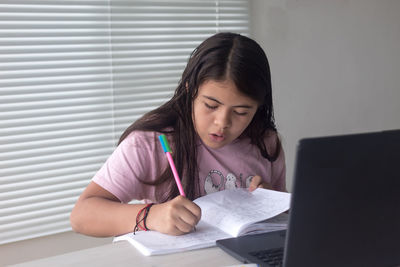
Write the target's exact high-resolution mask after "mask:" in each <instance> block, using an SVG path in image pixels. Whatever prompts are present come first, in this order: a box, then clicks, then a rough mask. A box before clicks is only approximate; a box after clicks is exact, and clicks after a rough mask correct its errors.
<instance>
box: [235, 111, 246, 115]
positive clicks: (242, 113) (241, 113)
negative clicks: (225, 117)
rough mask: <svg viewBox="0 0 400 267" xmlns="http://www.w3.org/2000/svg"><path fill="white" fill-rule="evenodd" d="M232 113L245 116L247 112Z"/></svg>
mask: <svg viewBox="0 0 400 267" xmlns="http://www.w3.org/2000/svg"><path fill="white" fill-rule="evenodd" d="M234 112H235V114H236V115H239V116H246V115H247V112H238V111H234Z"/></svg>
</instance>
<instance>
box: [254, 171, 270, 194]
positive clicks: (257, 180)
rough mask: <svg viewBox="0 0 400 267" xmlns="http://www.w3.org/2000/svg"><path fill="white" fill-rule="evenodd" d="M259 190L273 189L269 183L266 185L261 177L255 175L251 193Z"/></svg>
mask: <svg viewBox="0 0 400 267" xmlns="http://www.w3.org/2000/svg"><path fill="white" fill-rule="evenodd" d="M257 188H265V189H273V188H272V186H271V185H270V184H269V183H266V182H264V181H263V180H262V178H261V176H259V175H255V176H254V177H253V179H251V182H250V185H249V191H250V192H253V191H254V190H256V189H257Z"/></svg>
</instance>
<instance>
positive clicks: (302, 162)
mask: <svg viewBox="0 0 400 267" xmlns="http://www.w3.org/2000/svg"><path fill="white" fill-rule="evenodd" d="M399 163H400V131H397V130H396V131H386V132H379V133H365V134H353V135H346V136H332V137H322V138H308V139H303V140H301V141H300V143H299V146H298V151H297V160H296V166H295V177H294V184H293V188H292V192H293V193H292V200H291V205H292V206H291V209H290V219H289V227H288V233H287V240H286V247H285V256H284V266H285V267H292V266H395V265H399V264H400V164H399Z"/></svg>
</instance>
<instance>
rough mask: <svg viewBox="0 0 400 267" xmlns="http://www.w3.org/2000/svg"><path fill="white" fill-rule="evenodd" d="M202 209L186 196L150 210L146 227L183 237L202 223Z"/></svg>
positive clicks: (178, 197) (156, 205)
mask: <svg viewBox="0 0 400 267" xmlns="http://www.w3.org/2000/svg"><path fill="white" fill-rule="evenodd" d="M200 218H201V209H200V207H199V206H197V205H196V204H195V203H194V202H192V201H190V200H189V199H187V198H185V197H184V196H177V197H175V198H174V199H172V200H170V201H167V202H165V203H161V204H155V205H153V206H152V207H151V208H150V211H149V214H148V216H147V219H146V225H147V227H148V228H149V229H150V230H155V231H158V232H161V233H164V234H169V235H183V234H186V233H189V232H191V231H192V230H193V229H194V227H195V225H196V224H197V223H198V222H199V221H200Z"/></svg>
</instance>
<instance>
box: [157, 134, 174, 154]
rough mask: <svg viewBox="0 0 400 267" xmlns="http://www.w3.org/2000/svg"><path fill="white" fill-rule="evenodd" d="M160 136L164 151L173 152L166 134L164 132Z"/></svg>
mask: <svg viewBox="0 0 400 267" xmlns="http://www.w3.org/2000/svg"><path fill="white" fill-rule="evenodd" d="M158 138H159V139H160V142H161V146H162V148H163V150H164V152H165V153H167V152H170V153H171V152H172V150H171V148H170V147H169V144H168V140H167V137H165V135H164V134H162V135H160V136H159V137H158Z"/></svg>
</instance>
